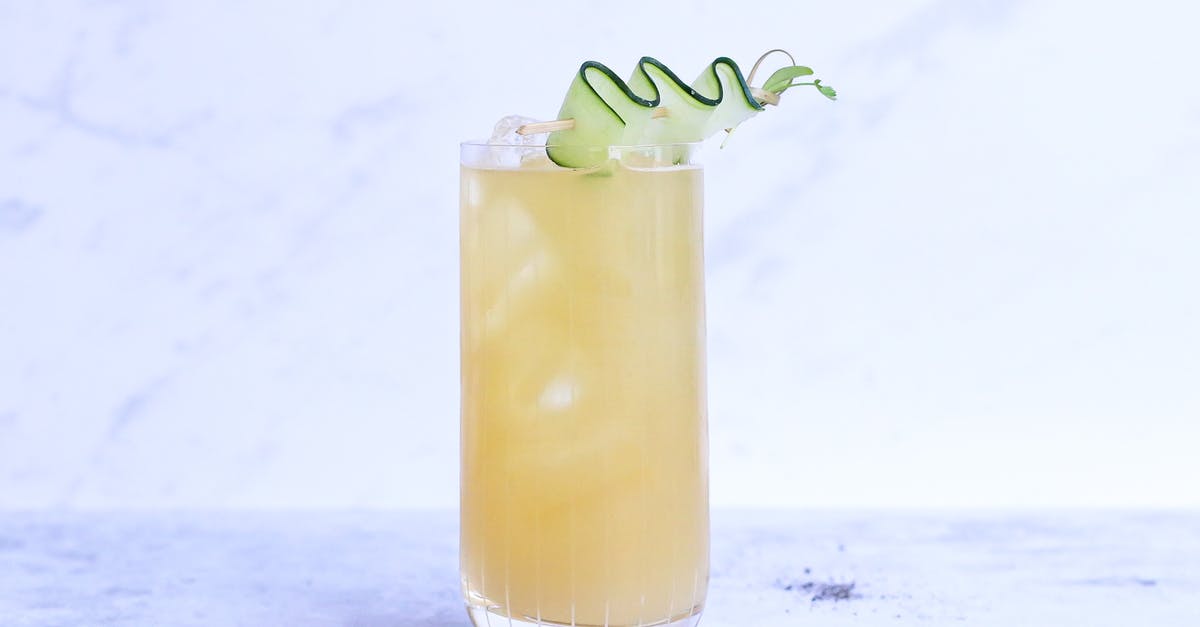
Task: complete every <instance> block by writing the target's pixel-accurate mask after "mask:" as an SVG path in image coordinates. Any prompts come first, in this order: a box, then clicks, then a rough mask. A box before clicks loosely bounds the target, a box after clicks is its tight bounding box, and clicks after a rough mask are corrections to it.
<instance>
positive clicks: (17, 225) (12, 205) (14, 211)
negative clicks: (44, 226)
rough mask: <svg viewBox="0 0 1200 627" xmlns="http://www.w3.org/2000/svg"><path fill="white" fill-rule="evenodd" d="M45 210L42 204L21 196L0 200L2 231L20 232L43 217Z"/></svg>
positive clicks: (0, 227)
mask: <svg viewBox="0 0 1200 627" xmlns="http://www.w3.org/2000/svg"><path fill="white" fill-rule="evenodd" d="M43 213H44V210H43V209H42V207H41V206H40V205H35V204H33V203H29V202H26V201H24V200H22V199H20V198H5V199H3V200H0V232H4V231H8V232H10V233H19V232H21V231H24V230H25V229H28V228H29V227H31V226H33V225H34V223H36V222H37V221H38V220H39V219H41V217H42V214H43Z"/></svg>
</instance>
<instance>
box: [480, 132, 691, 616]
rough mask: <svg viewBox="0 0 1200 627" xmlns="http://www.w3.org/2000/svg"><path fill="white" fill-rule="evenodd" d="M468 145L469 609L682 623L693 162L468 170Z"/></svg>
mask: <svg viewBox="0 0 1200 627" xmlns="http://www.w3.org/2000/svg"><path fill="white" fill-rule="evenodd" d="M465 150H466V149H465V148H464V159H465V161H464V166H463V169H462V178H461V181H462V198H461V201H462V202H461V210H462V215H461V229H462V231H461V237H462V239H461V251H462V389H463V395H462V538H461V559H462V564H461V566H462V577H463V586H464V591H465V594H466V596H467V603H468V608H469V609H470V610H471V613H472V618H473V619H474V620H475V621H476V624H479V625H485V624H486V622H485V621H486V620H487V619H486V617H485V616H484V612H490V613H491V614H492V615H493V617H495V616H500V617H505V618H508V617H511V618H512V619H513V624H521V625H525V624H539V623H540V624H550V625H552V624H565V625H572V624H573V625H581V626H582V625H609V626H614V627H615V626H625V625H630V626H632V625H656V624H667V623H672V624H675V621H678V624H694V621H695V620H696V619H697V618H698V614H699V611H700V608H701V607H702V605H703V602H704V596H705V591H706V588H707V583H708V482H707V434H706V414H705V388H704V287H703V251H702V215H701V210H702V172H701V170H700V168H699V167H697V166H691V165H680V166H666V167H662V166H659V167H647V168H633V167H628V166H626V165H621V164H619V163H617V162H616V161H613V162H610V164H609V166H608V167H606V168H604V169H603V170H601V171H577V170H568V169H563V168H559V167H557V166H553V165H550V164H549V163H546V162H541V163H540V164H537V165H531V166H530V165H527V166H524V167H508V168H499V167H495V168H485V167H474V166H473V165H472V164H471V163H469V161H470V160H469V159H466V158H465ZM634 157H635V156H631V157H630V158H629V159H626V162H628V161H631V160H634ZM668 163H669V161H668ZM492 620H493V622H494V623H495V624H497V625H499V624H506V623H505V621H504V620H503V619H501V620H496V619H495V618H493V619H492Z"/></svg>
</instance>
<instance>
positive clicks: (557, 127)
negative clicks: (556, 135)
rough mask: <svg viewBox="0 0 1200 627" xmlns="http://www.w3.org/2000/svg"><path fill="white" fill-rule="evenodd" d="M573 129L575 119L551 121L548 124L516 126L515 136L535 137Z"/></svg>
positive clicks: (533, 123)
mask: <svg viewBox="0 0 1200 627" xmlns="http://www.w3.org/2000/svg"><path fill="white" fill-rule="evenodd" d="M573 128H575V118H567V119H565V120H551V121H550V122H530V123H529V124H522V125H521V126H518V127H517V135H537V134H539V133H553V132H554V131H566V130H570V129H573Z"/></svg>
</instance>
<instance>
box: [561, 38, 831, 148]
mask: <svg viewBox="0 0 1200 627" xmlns="http://www.w3.org/2000/svg"><path fill="white" fill-rule="evenodd" d="M768 54H770V53H768ZM765 56H766V55H764V58H765ZM759 61H760V62H761V61H762V59H760V60H759ZM755 68H757V64H756V65H755ZM811 74H812V70H811V69H809V68H807V67H804V66H797V65H791V66H787V67H784V68H781V69H780V70H777V71H776V72H775V73H774V74H773V75H772V76H771V77H770V78H769V79H767V82H766V83H764V85H763V89H756V88H752V87H751V86H750V85H749V83H748V82H747V81H746V78H745V77H744V76H743V75H742V71H741V69H739V68H738V65H737V63H735V62H734V61H733V60H732V59H729V58H728V57H718V58H717V59H716V60H714V61H713V62H712V63H711V64H709V66H708V67H707V68H705V69H704V71H702V72H701V73H700V76H699V77H697V78H696V80H695V81H693V82H692V83H691V84H690V85H689V84H687V83H685V82H683V81H682V80H681V79H680V78H679V77H678V76H677V75H676V74H675V73H674V72H672V71H671V70H670V68H668V67H667V66H666V65H664V64H663V63H662V62H660V61H658V60H657V59H654V58H652V57H642V58H641V60H639V61H638V64H637V67H636V68H635V69H634V71H633V75H632V76H631V77H630V78H629V80H628V81H623V80H621V78H620V77H618V76H617V75H616V73H615V72H613V71H612V70H610V69H609V68H608V67H606V66H605V65H604V64H602V63H598V62H596V61H587V62H585V63H584V64H583V65H582V66H580V68H579V72H578V73H576V75H575V78H574V80H573V81H572V82H571V86H570V87H569V88H568V89H567V95H566V97H565V98H564V99H563V104H562V108H561V109H560V110H559V113H558V119H560V120H574V125H573V127H572V128H570V129H566V130H558V131H554V132H552V133H551V134H550V136H549V138H548V140H547V141H546V144H547V146H546V154H547V156H549V157H550V159H551V160H552V161H554V162H555V163H557V164H558V165H560V166H563V167H569V168H587V167H593V166H596V165H598V164H600V163H602V162H604V161H606V160H607V159H608V158H609V157H608V147H609V146H618V145H620V146H637V145H649V144H666V143H681V142H698V141H703V140H704V139H707V138H708V137H711V136H712V135H714V134H716V133H717V132H718V131H721V130H732V129H733V128H735V127H736V126H737V125H738V124H741V123H742V122H744V121H746V120H747V119H749V118H751V117H753V116H754V115H755V114H757V113H758V112H759V111H762V110H764V108H765V107H764V105H765V104H773V103H775V102H778V94H781V93H783V91H785V90H787V89H789V88H791V87H796V86H799V85H813V86H815V87H817V89H818V90H820V91H821V93H822V94H824V95H825V96H826V97H828V98H830V99H834V98H836V96H837V94H836V92H835V91H834V90H833V89H832V88H831V87H828V86H825V85H821V84H820V81H819V80H817V81H814V82H812V83H796V82H794V81H793V79H795V78H798V77H801V76H808V75H811ZM751 76H753V72H751ZM756 91H757V92H758V94H757V95H756V93H755V92H756ZM663 113H665V115H663Z"/></svg>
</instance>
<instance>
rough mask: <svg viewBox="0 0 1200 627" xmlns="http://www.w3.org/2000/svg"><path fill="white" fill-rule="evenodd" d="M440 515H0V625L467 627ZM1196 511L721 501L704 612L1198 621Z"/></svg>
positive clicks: (823, 622) (739, 616)
mask: <svg viewBox="0 0 1200 627" xmlns="http://www.w3.org/2000/svg"><path fill="white" fill-rule="evenodd" d="M456 541H457V529H456V516H455V514H454V513H453V512H450V511H407V512H404V511H401V512H395V511H393V512H385V511H344V512H315V511H295V512H287V511H141V512H130V511H123V512H107V513H97V512H93V513H80V512H6V513H4V512H0V625H4V626H6V627H43V626H51V625H55V626H57V625H105V626H116V625H122V626H124V625H156V626H158V625H256V626H258V625H288V626H307V625H313V626H316V625H346V626H351V625H353V626H364V627H368V626H378V627H383V626H398V627H467V626H469V621H468V620H467V618H466V614H465V612H464V610H463V607H462V604H461V602H460V599H459V590H458V581H457V573H456V569H457V558H456ZM1198 617H1200V513H1194V512H1193V513H1187V512H1083V511H1062V512H1049V511H1031V512H1003V511H1000V512H972V513H962V512H958V513H951V512H942V513H938V512H897V511H878V512H869V511H857V512H855V511H816V512H805V511H774V510H770V511H718V512H716V513H715V514H714V527H713V570H712V581H711V584H710V592H709V601H708V609H707V610H706V613H705V617H704V620H703V621H702V624H704V625H707V626H708V627H724V626H730V627H732V626H738V627H756V626H764V627H770V626H787V625H820V626H822V627H827V626H836V625H884V624H887V625H891V624H906V623H915V624H925V625H943V624H945V625H985V626H992V625H995V626H1001V625H1003V626H1011V625H1024V626H1040V625H1046V626H1050V625H1054V626H1061V625H1088V626H1093V627H1095V626H1107V625H1113V626H1117V625H1120V626H1122V627H1126V626H1129V625H1153V626H1172V625H1195V624H1197V622H1196V621H1197V619H1198Z"/></svg>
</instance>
